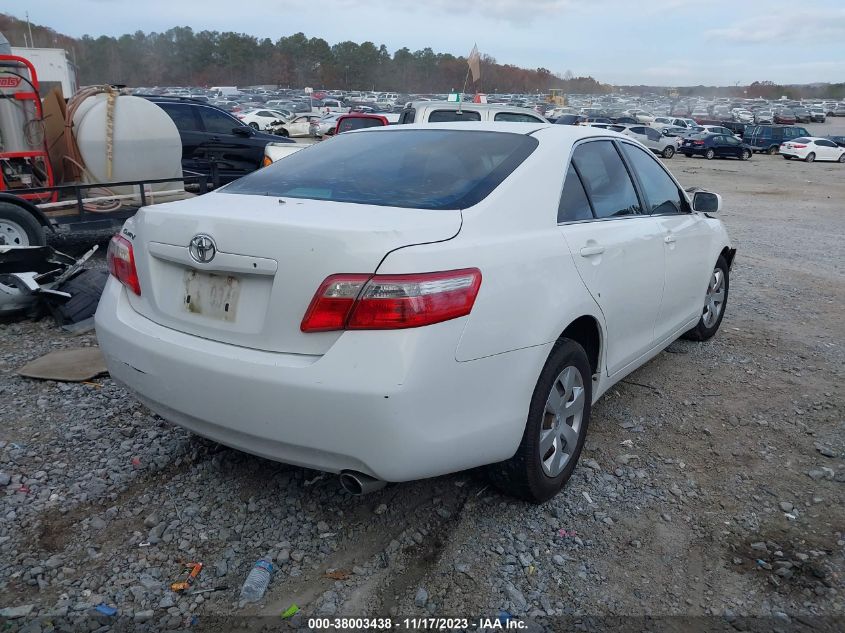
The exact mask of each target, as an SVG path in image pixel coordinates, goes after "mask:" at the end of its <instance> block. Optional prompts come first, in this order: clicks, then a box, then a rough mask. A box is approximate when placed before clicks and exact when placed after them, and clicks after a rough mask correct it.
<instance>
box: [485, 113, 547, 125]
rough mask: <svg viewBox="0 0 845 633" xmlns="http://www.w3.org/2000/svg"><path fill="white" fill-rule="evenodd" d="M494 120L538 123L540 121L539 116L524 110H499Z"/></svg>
mask: <svg viewBox="0 0 845 633" xmlns="http://www.w3.org/2000/svg"><path fill="white" fill-rule="evenodd" d="M493 120H494V121H507V122H509V123H537V122H538V121H539V119H537V117H533V116H531V115H530V114H524V113H522V112H497V113H496V116H494V117H493Z"/></svg>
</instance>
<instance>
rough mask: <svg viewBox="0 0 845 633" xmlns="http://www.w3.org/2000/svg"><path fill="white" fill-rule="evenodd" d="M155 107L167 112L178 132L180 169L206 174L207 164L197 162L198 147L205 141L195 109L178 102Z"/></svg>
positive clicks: (164, 103)
mask: <svg viewBox="0 0 845 633" xmlns="http://www.w3.org/2000/svg"><path fill="white" fill-rule="evenodd" d="M156 105H157V106H158V107H160V108H161V109H162V110H164V111H165V112H167V114H168V115H169V116H170V118H171V119H173V122H174V123H175V124H176V129H177V130H179V137H180V138H181V139H182V168H183V169H187V170H190V171H199V172H202V173H207V168H208V166H207V164H206V163H203V162H202V161H200V160H198V158H199V155H200V153H199V147H200V146H201V145H202V144H203V142H204V140H205V134H204V133H203V130H202V123H201V121H200V119H199V115H198V113H197V108H195V107H193V106H191V105H190V104H187V103H179V102H172V103H170V102H156Z"/></svg>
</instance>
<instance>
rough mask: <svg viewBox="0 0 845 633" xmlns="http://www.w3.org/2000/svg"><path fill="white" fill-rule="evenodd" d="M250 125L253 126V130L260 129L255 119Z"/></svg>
mask: <svg viewBox="0 0 845 633" xmlns="http://www.w3.org/2000/svg"><path fill="white" fill-rule="evenodd" d="M248 125H249V127H251V128H252V129H253V130H257V129H259V127H258V123H256V122H255V121H253V122H252V123H249V124H248Z"/></svg>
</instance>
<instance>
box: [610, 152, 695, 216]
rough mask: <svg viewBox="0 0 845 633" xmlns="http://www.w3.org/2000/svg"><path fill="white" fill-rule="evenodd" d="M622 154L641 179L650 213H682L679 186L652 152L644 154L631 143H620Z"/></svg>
mask: <svg viewBox="0 0 845 633" xmlns="http://www.w3.org/2000/svg"><path fill="white" fill-rule="evenodd" d="M620 145H621V146H622V152H623V153H624V154H625V156H626V157H627V158H628V161H629V162H630V163H631V167H632V169H633V171H634V173H635V174H636V175H637V177H638V178H639V179H640V184H641V185H642V190H643V192H644V193H645V197H646V198H648V207H647V210H648V212H649V213H656V214H665V213H681V211H682V210H683V208H684V207H683V204H682V203H681V192H680V191H679V190H678V185H676V184H675V181H674V180H672V179H671V178H670V177H669V174H667V173H666V171H665V170H664V169H663V167H661V166H660V163H658V161H657V159H655V158H654V157H653V156H652V155H651V154H650V152H644V151H643V150H642V149H640V148H639V147H634V146H633V145H631V144H630V143H620Z"/></svg>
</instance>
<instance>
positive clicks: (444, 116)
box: [428, 110, 481, 123]
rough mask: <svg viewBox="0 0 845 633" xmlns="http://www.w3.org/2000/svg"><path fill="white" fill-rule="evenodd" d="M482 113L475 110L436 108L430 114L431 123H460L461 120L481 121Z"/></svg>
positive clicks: (429, 120)
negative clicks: (459, 110)
mask: <svg viewBox="0 0 845 633" xmlns="http://www.w3.org/2000/svg"><path fill="white" fill-rule="evenodd" d="M480 120H481V114H479V113H478V112H476V111H474V110H461V113H460V114H458V111H457V110H435V111H434V112H432V113H431V114H429V115H428V122H429V123H460V122H461V121H480Z"/></svg>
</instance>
